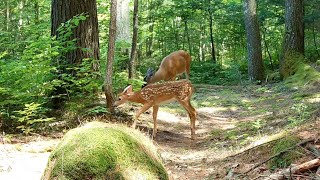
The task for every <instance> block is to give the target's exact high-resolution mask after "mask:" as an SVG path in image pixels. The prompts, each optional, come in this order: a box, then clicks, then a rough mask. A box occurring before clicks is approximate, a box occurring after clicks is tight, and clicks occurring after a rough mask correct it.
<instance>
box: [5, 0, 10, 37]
mask: <svg viewBox="0 0 320 180" xmlns="http://www.w3.org/2000/svg"><path fill="white" fill-rule="evenodd" d="M6 24H7V28H6V29H7V31H9V27H10V0H7V8H6Z"/></svg>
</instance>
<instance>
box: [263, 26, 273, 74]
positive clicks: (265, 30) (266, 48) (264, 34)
mask: <svg viewBox="0 0 320 180" xmlns="http://www.w3.org/2000/svg"><path fill="white" fill-rule="evenodd" d="M262 29H263V31H262V39H263V42H264V47H265V51H266V53H267V54H268V57H269V61H270V66H271V70H272V71H274V65H273V62H272V57H271V53H270V50H269V46H268V42H267V39H266V33H267V28H265V27H264V26H262Z"/></svg>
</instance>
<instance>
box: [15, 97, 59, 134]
mask: <svg viewBox="0 0 320 180" xmlns="http://www.w3.org/2000/svg"><path fill="white" fill-rule="evenodd" d="M46 111H47V109H45V108H44V107H42V106H41V104H35V103H31V104H26V105H25V108H24V109H23V110H20V111H15V113H16V115H15V116H13V118H14V119H17V120H18V122H19V124H22V125H20V126H18V127H17V128H18V129H20V130H22V132H23V133H24V134H26V135H28V134H29V133H31V132H32V131H34V130H35V129H34V127H35V126H36V125H37V124H38V123H43V122H48V121H52V120H53V119H54V118H48V117H46V116H45V115H44V114H45V112H46Z"/></svg>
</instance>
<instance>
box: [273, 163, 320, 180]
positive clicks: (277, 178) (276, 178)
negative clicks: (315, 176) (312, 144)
mask: <svg viewBox="0 0 320 180" xmlns="http://www.w3.org/2000/svg"><path fill="white" fill-rule="evenodd" d="M318 166H320V158H317V159H313V160H311V161H308V162H305V163H303V164H300V165H296V166H292V167H289V168H287V169H285V170H283V171H280V172H277V173H275V174H271V175H270V176H269V177H268V178H269V179H273V180H281V179H286V178H290V177H291V175H292V174H297V173H303V172H305V171H307V170H309V169H312V168H314V167H318Z"/></svg>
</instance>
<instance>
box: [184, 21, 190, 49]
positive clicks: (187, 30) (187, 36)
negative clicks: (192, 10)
mask: <svg viewBox="0 0 320 180" xmlns="http://www.w3.org/2000/svg"><path fill="white" fill-rule="evenodd" d="M184 31H185V36H186V38H187V43H188V47H189V54H192V47H191V42H190V37H189V29H188V22H187V19H185V20H184Z"/></svg>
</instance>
